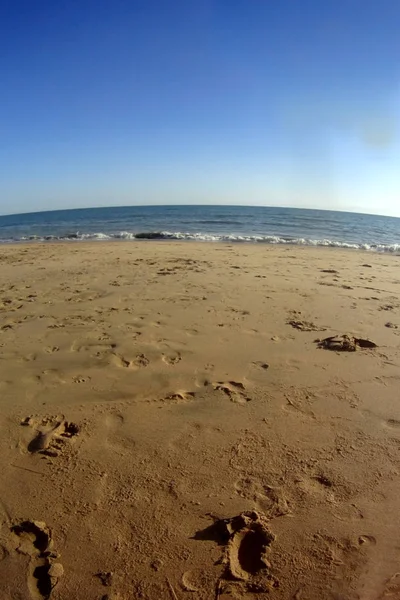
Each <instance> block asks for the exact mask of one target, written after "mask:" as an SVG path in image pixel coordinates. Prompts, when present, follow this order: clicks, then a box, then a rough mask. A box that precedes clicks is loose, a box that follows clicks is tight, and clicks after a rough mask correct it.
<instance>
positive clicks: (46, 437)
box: [21, 417, 79, 457]
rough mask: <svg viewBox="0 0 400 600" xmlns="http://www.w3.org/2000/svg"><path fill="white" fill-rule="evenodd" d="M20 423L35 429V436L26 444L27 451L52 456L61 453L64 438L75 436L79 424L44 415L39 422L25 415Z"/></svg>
mask: <svg viewBox="0 0 400 600" xmlns="http://www.w3.org/2000/svg"><path fill="white" fill-rule="evenodd" d="M21 425H23V426H25V427H32V428H33V429H34V430H35V431H36V434H35V436H34V437H33V438H32V440H31V441H30V442H29V444H28V446H27V450H28V452H30V453H31V454H36V453H40V454H44V455H46V456H52V457H55V456H58V455H59V454H61V452H62V451H63V449H64V444H65V442H66V440H67V439H71V438H72V437H75V436H76V435H78V433H79V426H78V425H76V423H72V422H68V421H64V419H63V418H62V417H61V418H57V417H56V418H50V417H44V418H43V419H42V420H41V421H39V422H38V421H36V420H35V419H34V418H33V417H26V418H25V419H24V420H23V421H22V422H21Z"/></svg>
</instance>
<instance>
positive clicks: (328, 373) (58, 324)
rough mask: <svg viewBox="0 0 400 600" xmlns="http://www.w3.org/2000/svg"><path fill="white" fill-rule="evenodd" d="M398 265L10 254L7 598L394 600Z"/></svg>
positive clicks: (2, 256) (4, 421)
mask: <svg viewBox="0 0 400 600" xmlns="http://www.w3.org/2000/svg"><path fill="white" fill-rule="evenodd" d="M399 265H400V258H399V257H396V256H388V255H378V254H374V253H366V252H360V251H358V252H353V251H343V250H336V249H323V248H317V249H313V248H301V247H288V246H282V247H272V246H262V245H259V246H257V245H245V244H243V245H239V244H237V245H223V244H196V243H193V244H192V243H178V242H174V243H170V242H161V243H157V242H145V243H139V242H127V243H123V242H116V243H82V244H79V243H69V244H48V245H39V244H37V245H26V246H25V245H21V246H2V247H1V248H0V313H1V322H0V328H1V329H0V346H1V347H0V370H1V372H0V402H1V413H0V415H1V416H0V432H1V435H0V490H1V492H0V517H1V530H0V597H1V599H2V600H3V599H4V600H25V599H26V600H29V599H31V598H33V599H35V598H36V599H39V600H40V599H42V598H49V597H50V598H51V599H52V600H64V599H78V600H80V599H82V600H101V599H102V600H105V599H107V600H131V599H146V600H159V599H164V598H166V599H172V600H177V599H178V600H184V599H190V600H214V599H218V600H229V599H231V598H244V599H249V600H253V599H258V598H260V599H261V598H268V599H272V600H273V599H280V600H292V599H293V600H325V599H335V600H339V599H340V600H356V599H362V600H378V599H384V598H396V599H397V598H400V575H399V572H400V549H399V539H398V532H397V526H398V523H399V514H400V477H399V467H400V392H399V389H400V387H399V383H400V349H399V344H400V296H399V291H400V271H399ZM343 335H344V336H348V337H345V338H340V339H339V340H337V341H338V342H339V343H336V342H337V341H336V342H335V343H334V344H333V345H332V343H325V344H321V343H320V344H318V342H317V341H316V340H323V339H325V338H328V337H331V336H343ZM343 340H344V341H345V343H343ZM359 340H369V341H372V342H374V343H375V344H376V347H364V344H361V347H360V344H359V343H358V341H359ZM341 345H342V346H341Z"/></svg>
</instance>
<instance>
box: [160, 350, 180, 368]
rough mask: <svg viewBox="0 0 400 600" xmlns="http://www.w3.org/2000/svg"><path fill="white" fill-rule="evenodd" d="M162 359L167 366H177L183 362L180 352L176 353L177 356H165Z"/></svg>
mask: <svg viewBox="0 0 400 600" xmlns="http://www.w3.org/2000/svg"><path fill="white" fill-rule="evenodd" d="M162 359H163V361H164V362H165V363H166V364H167V365H176V364H177V363H178V362H180V361H181V360H182V356H181V354H180V352H176V353H175V354H163V357H162Z"/></svg>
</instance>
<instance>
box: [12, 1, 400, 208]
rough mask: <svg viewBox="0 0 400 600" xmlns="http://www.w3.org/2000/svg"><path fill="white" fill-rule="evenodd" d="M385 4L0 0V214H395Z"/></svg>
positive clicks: (395, 72)
mask: <svg viewBox="0 0 400 600" xmlns="http://www.w3.org/2000/svg"><path fill="white" fill-rule="evenodd" d="M399 27H400V2H399V0H380V1H379V0H301V1H299V0H279V1H278V0H276V1H272V0H200V1H199V0H170V1H169V2H166V1H165V0H140V1H139V0H113V1H111V0H96V1H95V0H79V1H78V0H68V1H67V0H63V1H61V0H60V1H54V0H52V1H50V0H37V1H36V2H32V0H3V2H2V3H1V6H0V33H1V35H0V57H1V58H0V69H1V70H0V74H1V79H0V81H1V84H0V85H1V95H0V105H1V111H0V213H1V214H6V213H14V212H29V211H36V210H47V209H58V208H77V207H87V206H111V205H119V206H120V205H129V204H179V203H182V204H191V203H193V204H199V203H200V204H201V203H206V204H254V205H272V206H296V207H305V208H325V209H333V210H335V209H336V210H354V211H360V212H372V213H380V214H389V215H395V216H400V36H399V35H398V32H399Z"/></svg>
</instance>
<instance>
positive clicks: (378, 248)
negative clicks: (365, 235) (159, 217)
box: [0, 231, 400, 253]
mask: <svg viewBox="0 0 400 600" xmlns="http://www.w3.org/2000/svg"><path fill="white" fill-rule="evenodd" d="M118 239H119V240H144V241H145V240H187V241H197V242H230V243H240V242H243V243H259V244H275V245H280V244H285V245H294V246H324V247H330V248H350V249H354V250H368V251H370V252H387V253H400V244H367V243H361V242H360V243H355V242H354V243H353V242H345V241H339V240H330V239H327V238H323V239H309V238H302V237H299V238H290V237H287V238H285V237H280V236H277V235H235V234H225V235H223V234H221V235H217V234H210V233H201V232H198V233H189V232H181V231H176V232H173V231H149V232H136V233H134V232H130V231H120V232H118V233H108V234H107V233H102V232H96V233H80V232H76V233H70V234H65V235H60V236H54V235H47V236H38V235H31V236H22V237H20V238H18V239H12V240H11V239H7V240H5V239H4V240H0V243H10V242H14V243H15V242H27V241H29V242H47V241H70V242H76V241H88V240H93V241H109V240H118Z"/></svg>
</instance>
